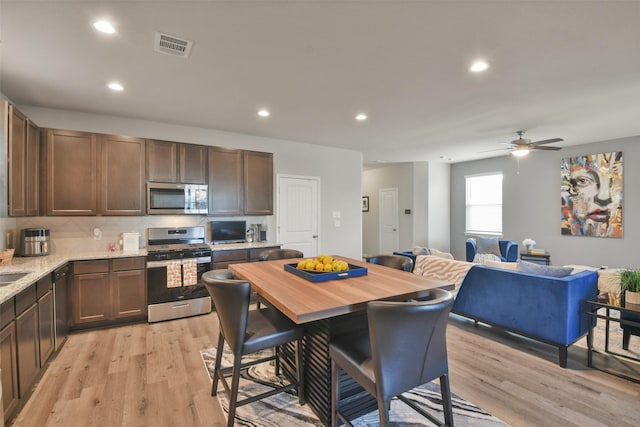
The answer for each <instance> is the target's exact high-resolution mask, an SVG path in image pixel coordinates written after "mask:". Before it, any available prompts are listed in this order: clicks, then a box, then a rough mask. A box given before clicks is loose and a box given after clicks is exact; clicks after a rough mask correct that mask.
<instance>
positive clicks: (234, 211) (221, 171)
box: [209, 147, 244, 215]
mask: <svg viewBox="0 0 640 427" xmlns="http://www.w3.org/2000/svg"><path fill="white" fill-rule="evenodd" d="M242 179H243V178H242V150H231V149H227V148H221V147H209V215H242V214H244V190H243V189H242Z"/></svg>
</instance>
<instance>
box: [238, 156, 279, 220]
mask: <svg viewBox="0 0 640 427" xmlns="http://www.w3.org/2000/svg"><path fill="white" fill-rule="evenodd" d="M243 168H244V182H243V187H244V213H245V215H273V154H272V153H260V152H257V151H245V152H244V153H243Z"/></svg>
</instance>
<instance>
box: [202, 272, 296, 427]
mask: <svg viewBox="0 0 640 427" xmlns="http://www.w3.org/2000/svg"><path fill="white" fill-rule="evenodd" d="M211 276H212V275H209V273H204V274H203V275H202V280H203V282H204V284H205V286H206V288H207V290H208V291H209V294H210V295H211V298H212V299H213V302H214V305H215V307H216V313H217V315H218V320H219V323H220V335H219V337H218V347H217V351H216V361H215V368H214V373H213V384H212V386H211V395H212V396H215V395H216V393H217V390H218V381H219V382H221V383H222V385H223V387H224V389H225V392H226V393H227V395H228V396H229V418H228V420H227V426H229V427H230V426H233V424H234V420H235V413H236V408H237V407H238V406H242V405H246V404H248V403H252V402H255V401H257V400H261V399H264V398H266V397H269V396H273V395H274V394H277V393H282V392H284V391H288V390H292V389H297V391H298V401H299V402H300V404H301V405H302V404H304V402H305V400H304V383H303V372H302V338H303V329H302V328H301V327H300V326H298V325H296V324H295V323H293V322H292V321H291V320H289V319H288V318H287V317H286V316H284V315H283V314H282V313H280V312H279V311H278V310H276V309H275V308H264V309H261V310H251V311H249V303H250V301H249V300H250V296H251V285H250V284H249V282H247V281H243V280H232V279H216V278H215V277H211ZM225 341H226V342H227V345H228V346H229V347H230V348H231V352H232V353H233V367H232V368H231V370H230V371H229V370H228V369H223V368H221V363H222V352H223V349H224V343H225ZM291 342H295V348H296V350H295V365H296V366H295V378H291V377H290V376H289V375H287V374H285V376H286V377H287V380H288V381H289V384H286V385H284V386H281V387H275V388H273V389H272V390H270V391H267V392H264V393H261V394H259V395H256V396H251V397H248V398H245V399H243V400H238V386H239V381H240V371H241V370H244V369H246V368H248V367H249V366H253V365H256V364H258V363H263V362H268V361H270V360H274V359H276V355H271V356H268V357H264V358H261V359H259V360H255V361H250V362H246V363H242V357H243V356H244V355H246V354H249V353H255V352H257V351H261V350H265V349H269V348H276V347H278V346H281V345H285V344H288V343H291ZM285 363H288V362H286V361H285ZM292 368H293V367H292ZM229 372H230V373H231V385H229V383H228V382H227V379H226V378H225V377H226V376H227V375H228V373H229Z"/></svg>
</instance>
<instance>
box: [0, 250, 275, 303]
mask: <svg viewBox="0 0 640 427" xmlns="http://www.w3.org/2000/svg"><path fill="white" fill-rule="evenodd" d="M209 246H210V247H211V249H212V250H213V251H229V250H234V249H255V248H266V247H272V246H280V244H279V243H274V242H252V243H229V244H217V245H209ZM138 256H144V257H146V256H147V250H146V249H140V250H139V251H132V252H122V251H115V252H109V251H96V252H78V253H75V252H74V253H68V254H51V255H46V256H40V257H18V256H14V257H13V259H12V260H11V261H10V262H9V263H7V264H3V265H0V274H1V273H25V272H26V273H29V274H27V275H26V276H24V277H23V278H21V279H20V280H16V281H15V282H13V283H11V284H10V285H5V286H0V303H3V302H5V301H7V300H9V299H10V298H13V297H14V296H15V295H17V294H19V293H20V292H21V291H23V290H24V289H27V288H28V287H29V286H31V285H32V284H33V283H35V282H37V281H38V280H40V279H41V278H43V277H44V276H46V275H47V274H51V272H53V271H54V270H55V269H56V268H58V267H61V266H63V265H64V264H66V263H68V262H70V261H87V260H94V259H110V258H128V257H138Z"/></svg>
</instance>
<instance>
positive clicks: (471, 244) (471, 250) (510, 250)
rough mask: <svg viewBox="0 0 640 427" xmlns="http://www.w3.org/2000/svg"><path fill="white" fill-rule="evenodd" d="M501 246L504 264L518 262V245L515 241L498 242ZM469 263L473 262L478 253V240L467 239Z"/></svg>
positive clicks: (501, 258)
mask: <svg viewBox="0 0 640 427" xmlns="http://www.w3.org/2000/svg"><path fill="white" fill-rule="evenodd" d="M498 245H499V246H500V254H501V255H500V260H501V261H502V262H516V261H517V260H518V244H517V243H516V242H514V241H513V240H498ZM466 246H467V262H473V258H475V256H476V253H478V246H477V244H476V239H473V238H470V239H467V242H466Z"/></svg>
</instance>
